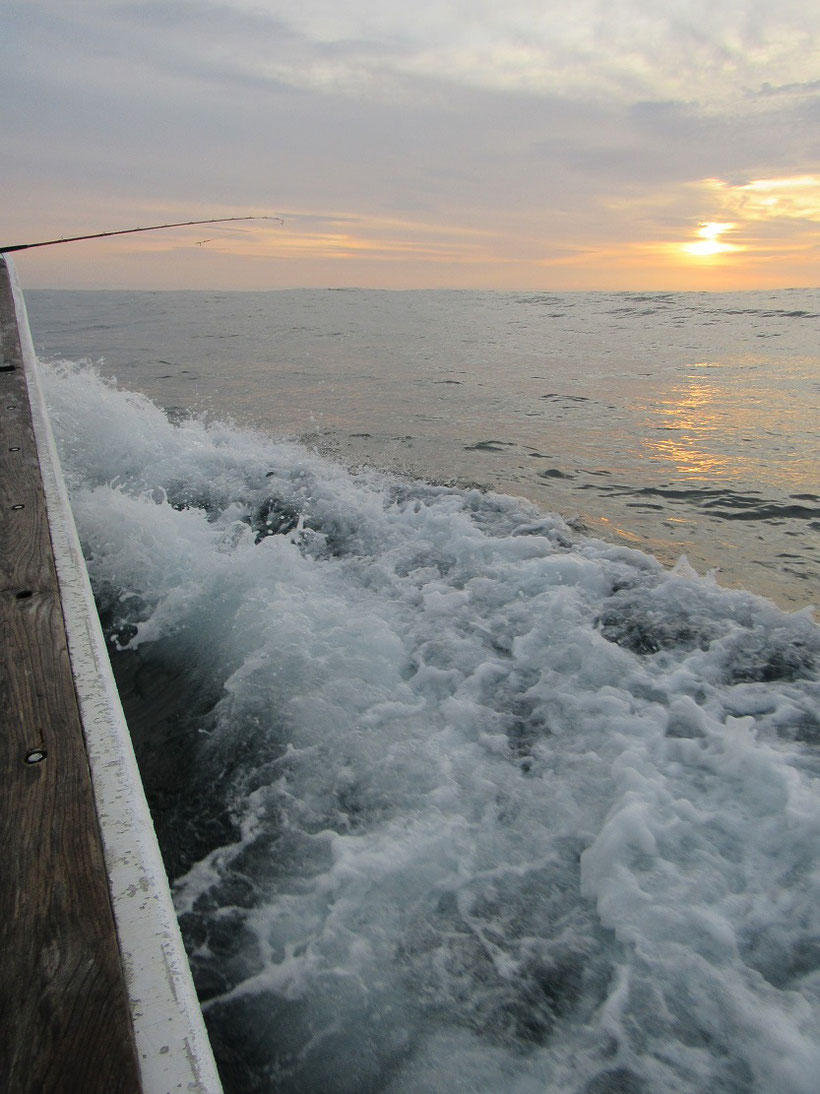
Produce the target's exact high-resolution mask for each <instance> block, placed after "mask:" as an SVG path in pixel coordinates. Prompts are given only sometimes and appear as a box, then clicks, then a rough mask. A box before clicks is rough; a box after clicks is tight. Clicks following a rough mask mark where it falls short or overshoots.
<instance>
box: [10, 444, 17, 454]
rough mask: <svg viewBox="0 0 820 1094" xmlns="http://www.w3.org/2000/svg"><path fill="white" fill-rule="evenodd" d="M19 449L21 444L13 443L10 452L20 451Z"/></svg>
mask: <svg viewBox="0 0 820 1094" xmlns="http://www.w3.org/2000/svg"><path fill="white" fill-rule="evenodd" d="M19 451H20V445H19V444H13V445H12V446H11V448H10V449H9V452H19Z"/></svg>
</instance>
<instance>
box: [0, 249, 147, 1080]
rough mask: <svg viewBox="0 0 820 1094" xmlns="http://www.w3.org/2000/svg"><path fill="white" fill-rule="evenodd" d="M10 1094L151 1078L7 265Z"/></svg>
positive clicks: (4, 982) (5, 689)
mask: <svg viewBox="0 0 820 1094" xmlns="http://www.w3.org/2000/svg"><path fill="white" fill-rule="evenodd" d="M0 339H1V340H2V360H0V779H2V798H0V840H2V848H3V867H2V872H1V873H0V1030H2V1040H0V1089H2V1090H3V1091H4V1092H5V1091H7V1092H14V1094H17V1092H20V1094H34V1092H37V1094H39V1092H57V1091H59V1092H61V1094H62V1092H65V1094H69V1092H70V1094H74V1092H76V1094H98V1092H99V1094H120V1092H121V1094H132V1092H133V1094H137V1092H138V1091H140V1089H141V1087H140V1080H139V1071H138V1065H137V1058H136V1053H135V1049H134V1042H133V1034H132V1030H131V1020H130V1015H129V1010H128V1001H127V994H126V989H125V982H124V978H123V972H122V966H121V962H120V954H119V949H118V945H117V938H116V932H115V928H114V919H113V914H112V909H111V902H110V896H109V892H108V883H107V878H106V872H105V865H104V861H103V854H102V849H101V845H100V835H99V826H98V822H97V815H96V812H95V807H94V799H93V793H92V788H91V780H90V775H89V768H88V759H87V755H86V749H85V742H84V739H83V733H82V724H81V721H80V716H79V711H78V707H77V700H76V696H75V692H74V683H73V678H72V674H71V666H70V663H69V657H68V650H67V645H66V636H65V628H64V624H63V617H62V609H61V604H60V594H59V589H58V585H57V578H56V573H55V569H54V561H53V557H52V551H51V541H50V537H49V530H48V520H47V514H46V508H45V499H44V496H43V488H42V483H41V480H40V471H39V464H38V460H37V450H36V446H35V440H34V433H33V429H32V423H31V412H30V409H29V402H28V390H27V386H26V381H25V375H24V372H23V364H22V356H21V352H20V341H19V336H18V332H17V324H16V319H15V314H14V307H13V301H12V297H11V292H10V286H9V282H8V275H7V271H6V267H5V263H2V262H0Z"/></svg>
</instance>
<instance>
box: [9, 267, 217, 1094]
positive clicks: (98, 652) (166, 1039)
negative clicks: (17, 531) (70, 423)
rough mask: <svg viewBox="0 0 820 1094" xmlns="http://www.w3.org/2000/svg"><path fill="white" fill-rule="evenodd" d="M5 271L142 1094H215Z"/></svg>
mask: <svg viewBox="0 0 820 1094" xmlns="http://www.w3.org/2000/svg"><path fill="white" fill-rule="evenodd" d="M6 263H7V265H8V269H9V277H10V281H11V286H12V293H13V296H14V307H15V311H16V313H17V327H18V330H19V332H20V343H21V346H22V351H23V362H24V366H25V373H26V381H27V383H28V388H29V398H30V401H31V412H32V418H33V421H34V433H35V437H36V440H37V449H38V455H39V460H40V469H41V472H42V477H43V486H44V488H45V495H46V503H47V508H48V520H49V526H50V529H51V542H52V546H53V549H54V558H55V562H56V566H57V574H58V577H59V581H60V592H61V596H62V603H63V614H64V617H65V624H66V633H67V636H68V646H69V653H70V655H71V666H72V670H73V673H74V684H75V688H76V691H77V697H78V700H79V704H80V714H81V716H82V722H83V729H84V732H85V737H86V747H87V750H88V756H89V762H90V766H91V777H92V783H93V787H94V797H95V801H96V807H97V815H98V817H99V821H100V828H101V830H102V841H103V850H104V853H105V862H106V867H107V871H108V884H109V888H110V891H111V900H112V903H113V907H114V918H115V921H116V926H117V934H118V938H119V945H120V953H121V955H122V961H123V967H124V969H125V979H126V985H127V988H128V996H129V1002H130V1006H131V1016H132V1021H133V1027H134V1036H135V1039H136V1045H137V1054H138V1058H139V1062H140V1069H141V1078H142V1085H143V1089H144V1091H145V1094H172V1092H176V1091H186V1092H190V1094H219V1092H221V1090H222V1086H221V1083H220V1081H219V1076H218V1073H217V1070H216V1064H215V1063H214V1058H213V1052H212V1051H211V1045H210V1042H209V1041H208V1035H207V1033H206V1032H205V1023H204V1021H203V1018H202V1011H201V1009H200V1006H199V1002H198V1000H197V997H196V992H195V990H194V985H193V980H192V978H191V971H190V967H189V965H188V959H187V956H186V954H185V949H184V947H183V944H182V938H181V936H180V933H179V926H178V924H177V919H176V915H175V913H174V907H173V904H172V901H171V894H170V890H169V887H168V880H167V877H166V874H165V868H164V866H163V864H162V858H161V856H160V852H159V846H158V844H157V839H156V833H155V831H154V824H153V821H152V820H151V814H150V813H149V811H148V804H147V802H146V800H145V792H144V790H143V786H142V780H141V779H140V774H139V770H138V768H137V762H136V759H135V757H134V749H133V746H132V744H131V736H130V734H129V731H128V726H127V725H126V722H125V716H124V715H123V711H122V705H121V703H120V698H119V695H118V693H117V688H116V684H115V683H114V677H113V674H112V671H111V664H110V662H109V659H108V652H107V650H106V647H105V639H104V637H103V634H102V629H101V627H100V622H99V618H98V616H97V610H96V608H95V605H94V596H93V594H92V592H91V584H90V582H89V579H88V571H87V570H86V566H85V560H84V559H83V554H82V550H81V548H80V541H79V538H78V536H77V529H76V526H75V524H74V517H73V515H72V512H71V506H70V503H69V500H68V492H67V490H66V486H65V481H64V479H63V473H62V468H61V467H60V461H59V458H58V456H57V449H56V446H55V444H54V435H53V433H52V431H51V423H50V422H49V419H48V413H47V411H46V404H45V400H44V398H43V392H42V388H41V386H40V381H39V377H38V364H37V357H36V355H35V352H34V344H33V342H32V339H31V331H30V329H29V323H28V315H27V313H26V305H25V301H24V299H23V293H22V290H21V288H20V283H19V281H18V279H17V274H16V272H15V270H14V267H13V265H12V263H11V262H10V261H9V259H8V258H6Z"/></svg>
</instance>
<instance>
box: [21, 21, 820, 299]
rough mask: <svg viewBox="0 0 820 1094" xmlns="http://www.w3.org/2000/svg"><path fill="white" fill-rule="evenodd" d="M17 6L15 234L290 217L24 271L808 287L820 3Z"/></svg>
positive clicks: (321, 281)
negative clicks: (209, 219)
mask: <svg viewBox="0 0 820 1094" xmlns="http://www.w3.org/2000/svg"><path fill="white" fill-rule="evenodd" d="M0 24H2V40H3V43H4V50H3V70H2V71H3V92H2V100H0V101H1V102H2V106H1V107H0V109H2V111H3V115H4V122H3V132H4V143H3V176H4V185H3V193H4V201H3V207H2V213H1V218H0V239H2V241H3V242H5V243H14V242H23V241H27V240H29V239H35V238H50V237H52V236H54V235H57V236H59V235H72V234H75V233H79V232H82V231H94V230H107V229H112V228H117V227H130V226H133V225H136V224H142V223H151V222H152V221H155V220H160V221H163V220H177V219H186V218H187V217H189V216H190V217H196V216H209V215H213V216H217V215H242V214H249V213H276V214H279V215H281V216H282V217H283V218H284V224H283V225H282V226H278V225H261V224H260V225H257V226H247V227H239V226H235V227H233V228H227V227H223V228H214V229H208V230H207V232H206V234H207V236H208V237H209V238H210V241H209V242H208V243H206V244H203V246H201V247H197V246H195V243H196V242H198V241H199V240H201V239H202V238H203V236H202V230H201V229H199V230H197V229H194V230H192V232H191V231H189V232H187V233H176V234H173V235H171V234H165V235H156V236H137V237H126V239H127V242H126V241H108V242H107V243H105V244H79V245H75V246H72V249H71V252H70V255H69V254H68V253H67V252H68V250H69V249H68V247H65V248H56V249H52V250H48V251H40V252H32V253H30V254H27V255H25V256H24V257H21V258H20V259H19V260H18V265H19V267H20V269H21V271H22V272H23V274H24V281H25V282H26V283H27V284H30V285H36V284H52V285H61V284H65V285H78V286H79V285H97V284H100V285H105V284H113V285H145V286H151V285H160V286H168V287H174V286H176V287H196V286H198V285H203V286H206V285H207V286H214V287H231V286H235V287H237V288H242V287H259V288H265V287H277V286H283V285H299V284H310V285H337V284H360V285H380V284H384V285H387V286H404V285H407V286H416V285H421V286H423V285H430V286H441V285H445V286H446V285H453V286H459V285H467V286H472V285H475V286H486V287H528V286H532V287H541V286H544V287H552V288H562V287H566V288H573V287H625V288H627V287H644V288H646V287H658V288H667V287H688V288H699V287H703V288H709V287H744V286H746V285H749V286H751V285H755V284H761V285H764V284H765V285H768V284H770V285H778V284H816V283H817V280H818V278H817V274H816V262H817V258H818V242H819V240H820V49H818V43H820V6H817V5H808V4H805V3H796V2H794V0H786V2H781V3H779V4H778V5H770V4H763V3H759V2H757V0H752V2H745V3H738V2H731V0H729V2H726V0H722V2H721V3H715V2H714V0H711V2H706V0H677V2H669V0H607V2H605V3H604V2H596V0H575V2H574V4H573V5H567V4H565V3H563V2H561V3H558V2H555V0H546V2H540V3H538V2H534V0H507V2H505V4H504V5H503V6H502V7H499V5H498V4H497V0H494V2H485V0H443V2H441V0H439V2H436V3H432V2H428V0H420V2H419V0H417V2H416V3H415V4H414V5H410V4H407V3H406V2H405V3H397V2H395V0H379V2H376V0H348V2H347V3H345V4H344V5H342V4H339V3H338V0H336V2H332V0H301V2H299V3H280V2H275V0H273V2H263V0H258V2H254V0H235V2H214V3H209V2H192V0H188V2H183V0H161V2H145V3H125V2H117V0H111V2H103V0H91V2H87V0H84V2H82V3H73V2H71V0H60V2H58V0H25V2H16V0H15V2H12V3H8V0H7V3H6V5H5V6H4V10H3V14H2V15H0ZM704 225H706V226H707V227H706V229H705V231H706V242H705V243H704V242H703V238H704V236H703V232H704ZM709 225H712V227H711V228H710V227H709ZM699 232H700V235H699V234H698V233H699ZM710 232H711V235H710V234H709V233H710ZM698 239H701V243H700V244H699V245H698V246H699V248H700V250H698V246H696V247H695V249H694V250H690V251H686V250H685V247H686V245H687V244H688V245H690V246H691V244H692V243H693V242H695V241H697V240H698Z"/></svg>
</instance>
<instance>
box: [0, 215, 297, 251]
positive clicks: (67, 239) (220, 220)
mask: <svg viewBox="0 0 820 1094" xmlns="http://www.w3.org/2000/svg"><path fill="white" fill-rule="evenodd" d="M236 220H278V221H279V223H280V224H284V221H283V220H282V218H281V217H272V216H254V217H211V218H210V219H209V220H179V221H177V222H176V223H174V224H149V225H147V226H146V227H144V228H120V229H119V230H118V231H116V232H94V233H92V234H91V235H86V236H64V237H63V238H61V239H45V240H42V241H41V242H39V243H15V244H13V245H12V246H9V247H0V254H9V253H10V252H11V251H28V250H31V248H32V247H53V246H55V244H57V243H78V242H79V241H80V240H83V239H104V238H105V237H106V236H127V235H133V233H134V232H159V231H162V229H163V228H188V227H189V226H190V225H192V224H228V223H229V222H231V221H236Z"/></svg>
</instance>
